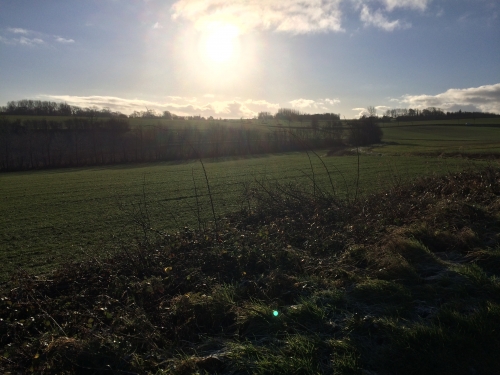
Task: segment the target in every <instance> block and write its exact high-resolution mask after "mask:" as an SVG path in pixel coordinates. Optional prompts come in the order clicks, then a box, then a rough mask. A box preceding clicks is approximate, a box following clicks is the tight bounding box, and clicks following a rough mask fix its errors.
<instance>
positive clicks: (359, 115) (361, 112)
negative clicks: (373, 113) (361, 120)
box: [352, 107, 368, 117]
mask: <svg viewBox="0 0 500 375" xmlns="http://www.w3.org/2000/svg"><path fill="white" fill-rule="evenodd" d="M352 110H353V111H355V112H358V114H357V115H355V116H354V117H362V116H364V115H366V116H368V111H367V110H366V108H361V107H358V108H353V109H352Z"/></svg>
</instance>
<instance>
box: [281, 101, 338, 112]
mask: <svg viewBox="0 0 500 375" xmlns="http://www.w3.org/2000/svg"><path fill="white" fill-rule="evenodd" d="M289 103H290V104H291V105H292V107H293V108H298V109H299V110H301V111H307V110H310V111H318V110H321V111H328V106H332V105H335V104H338V103H340V100H339V99H329V98H325V99H318V100H312V99H302V98H300V99H295V100H291V101H290V102H289Z"/></svg>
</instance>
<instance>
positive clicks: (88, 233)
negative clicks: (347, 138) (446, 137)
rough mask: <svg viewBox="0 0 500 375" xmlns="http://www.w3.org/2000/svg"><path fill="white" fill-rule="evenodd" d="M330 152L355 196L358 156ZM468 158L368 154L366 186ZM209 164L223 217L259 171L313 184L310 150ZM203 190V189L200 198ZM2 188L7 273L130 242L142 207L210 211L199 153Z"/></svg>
mask: <svg viewBox="0 0 500 375" xmlns="http://www.w3.org/2000/svg"><path fill="white" fill-rule="evenodd" d="M321 154H322V155H324V154H325V152H322V153H321ZM323 160H324V161H325V162H326V164H327V166H328V167H329V169H330V171H331V173H332V177H333V181H334V185H335V187H336V189H337V193H338V194H339V196H341V197H345V195H346V193H347V191H346V187H345V183H344V180H343V178H342V177H341V175H340V174H339V173H338V172H337V170H338V171H340V172H341V173H342V175H343V177H344V178H345V180H346V183H347V189H348V190H349V191H350V192H351V199H352V198H353V197H352V195H353V191H354V190H355V188H354V184H355V181H356V175H355V171H356V157H354V156H345V157H323ZM312 161H313V163H314V168H315V178H316V179H317V182H318V185H319V186H320V187H321V188H322V189H323V190H325V191H329V190H331V187H330V185H329V181H328V178H327V176H326V174H325V171H324V169H323V167H322V166H321V165H320V163H319V161H318V160H317V159H316V158H313V159H312ZM468 165H472V164H471V162H470V161H467V160H459V159H446V160H443V159H437V158H422V157H393V156H387V157H385V156H384V157H378V156H370V155H363V156H362V157H361V167H360V173H361V178H360V190H361V191H364V192H371V191H374V190H377V189H383V188H387V187H390V186H393V185H397V184H401V183H402V182H403V181H405V180H408V179H411V178H414V177H416V176H420V175H424V174H432V173H438V174H440V173H446V172H448V171H456V170H460V169H463V168H464V167H466V166H468ZM206 169H207V173H208V178H209V181H210V186H211V191H212V194H213V198H214V203H215V210H216V214H217V215H218V216H220V217H223V216H224V215H226V214H227V213H230V212H235V211H237V210H239V209H240V208H241V207H242V205H246V204H247V202H246V200H245V198H244V197H243V196H242V192H243V190H244V188H243V186H244V184H250V186H253V187H258V185H257V184H256V182H255V180H257V181H264V180H277V181H280V182H287V181H288V182H295V183H297V184H299V185H301V186H306V187H308V186H311V185H312V182H311V180H310V166H309V160H308V158H307V156H306V155H305V154H304V153H291V154H283V155H268V156H261V157H255V158H250V159H242V160H226V161H220V162H209V161H207V162H206ZM193 174H194V181H195V186H196V191H195V187H194V184H193ZM308 176H309V177H308ZM247 187H248V186H247ZM196 194H198V195H200V196H199V197H198V198H196ZM0 197H1V198H0V199H1V201H2V204H0V228H1V230H0V249H1V252H0V262H2V264H3V265H4V266H3V267H2V272H1V273H0V280H3V281H5V280H6V279H7V278H8V274H9V273H10V272H12V271H13V270H15V269H18V268H24V269H27V270H35V271H36V272H43V271H46V270H50V269H52V268H53V267H54V266H56V265H58V264H61V262H65V261H66V260H68V259H74V258H75V257H76V258H81V257H85V256H86V254H89V253H90V254H94V253H102V252H106V251H113V250H114V249H116V248H120V247H121V244H122V243H123V242H125V243H129V242H130V241H131V240H132V239H133V238H135V237H138V238H141V237H142V234H141V232H140V231H138V230H137V229H138V228H137V227H136V225H135V224H134V219H137V216H138V215H139V216H140V214H141V212H142V213H143V214H145V208H147V212H148V220H149V226H150V227H153V228H154V229H157V230H159V231H167V230H168V231H170V232H172V231H174V230H178V228H179V227H183V226H189V227H196V228H197V227H198V211H197V209H196V207H199V208H200V219H201V220H202V221H203V222H206V221H208V220H212V217H211V211H210V209H209V207H210V206H209V201H208V196H207V187H206V182H205V178H204V175H203V173H202V169H201V166H200V165H199V163H197V162H190V163H178V164H171V163H163V164H156V165H134V166H116V167H106V168H87V169H73V170H72V169H64V170H50V171H38V172H24V173H9V174H2V175H0ZM145 204H146V205H147V207H145V206H144V205H145ZM141 210H142V211H141Z"/></svg>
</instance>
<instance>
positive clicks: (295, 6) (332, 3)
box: [172, 0, 343, 34]
mask: <svg viewBox="0 0 500 375" xmlns="http://www.w3.org/2000/svg"><path fill="white" fill-rule="evenodd" d="M342 1H343V0H287V1H283V0H249V1H237V0H178V1H177V2H176V3H174V5H173V6H172V13H173V15H172V18H173V19H180V18H182V19H186V20H189V21H192V22H194V23H195V25H196V26H197V27H198V28H199V29H201V30H204V29H205V28H207V27H209V26H210V25H211V24H214V23H233V24H236V25H238V27H239V28H240V29H241V30H242V31H248V30H252V29H261V30H273V31H282V32H290V33H293V34H305V33H311V32H325V31H342V26H341V15H342V13H341V10H340V4H341V2H342Z"/></svg>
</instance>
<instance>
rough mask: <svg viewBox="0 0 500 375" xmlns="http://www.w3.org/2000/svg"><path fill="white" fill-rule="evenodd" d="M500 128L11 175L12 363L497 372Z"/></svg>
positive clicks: (5, 304) (3, 314)
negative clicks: (300, 149) (359, 144)
mask: <svg viewBox="0 0 500 375" xmlns="http://www.w3.org/2000/svg"><path fill="white" fill-rule="evenodd" d="M498 130H499V129H498V128H495V127H476V128H474V129H469V128H468V127H465V126H452V125H446V126H430V125H423V126H422V125H420V126H417V125H409V126H408V127H401V126H397V125H396V124H388V125H387V126H385V127H384V140H383V141H384V142H383V143H382V144H380V145H374V146H370V147H361V148H359V149H356V148H352V147H350V148H344V149H342V148H339V149H333V150H317V151H316V152H315V153H313V152H309V153H305V152H288V153H280V154H262V155H256V156H253V157H233V158H217V159H214V158H207V159H204V160H203V163H201V162H200V161H195V160H192V161H182V162H163V163H150V164H128V165H114V166H100V167H86V168H73V169H72V168H67V169H53V170H40V171H30V172H13V173H4V174H0V199H1V201H0V202H1V204H0V228H2V231H1V232H0V247H1V249H2V252H1V255H0V261H1V262H2V265H3V268H2V273H1V275H0V280H1V281H2V282H5V281H7V279H8V278H9V276H10V275H12V279H11V280H10V281H9V282H8V283H4V284H3V285H5V286H7V288H5V289H4V290H5V294H2V298H1V299H0V319H1V321H2V322H3V324H2V325H0V337H1V340H2V344H3V350H2V352H1V353H0V369H2V370H5V371H7V370H9V371H10V370H12V371H18V372H26V371H31V372H45V371H47V370H51V371H56V372H66V373H84V372H85V371H87V369H91V370H89V371H92V373H95V372H98V373H102V372H104V371H108V370H109V369H112V370H113V371H116V372H128V373H165V374H167V373H169V374H170V373H172V374H178V375H181V374H188V373H206V372H208V373H214V372H215V373H248V374H250V373H252V374H271V373H272V374H290V373H297V374H298V373H301V374H302V373H311V374H313V373H314V374H315V373H334V374H337V373H338V374H358V373H388V374H398V373H405V374H406V373H408V374H422V373H426V374H455V373H485V374H486V373H493V372H494V371H495V370H496V369H497V368H498V366H499V365H500V362H499V359H498V356H497V355H496V353H497V352H498V350H500V345H499V341H498V337H497V336H496V335H495V332H496V331H497V330H498V329H499V327H500V308H499V298H498V296H499V293H498V292H499V290H500V289H499V288H500V284H499V283H498V276H499V275H500V273H499V268H498V265H499V264H500V254H499V251H498V244H499V243H500V237H499V236H498V231H499V223H500V221H499V220H500V216H499V207H500V205H499V200H498V195H499V194H500V184H499V182H500V170H499V168H498V139H499V133H498ZM358 151H359V164H358ZM323 163H324V165H326V167H327V169H328V170H329V172H330V177H331V179H332V184H330V179H329V177H328V174H327V173H326V170H325V166H324V165H323ZM358 167H359V174H358ZM204 171H205V172H206V174H205V173H204ZM358 177H359V180H358ZM207 179H208V186H209V187H210V192H211V194H210V195H209V194H208V186H207ZM332 185H333V187H332ZM210 197H211V198H212V201H213V207H214V210H213V211H212V209H211V204H210V203H211V202H210ZM355 197H356V198H358V199H356V200H355ZM360 197H361V199H360ZM242 208H243V209H247V211H246V212H245V213H242V212H241V211H240V210H241V209H242ZM238 212H240V213H238ZM214 214H215V219H217V228H218V231H216V232H214V231H212V230H207V231H196V229H198V228H200V227H201V228H203V226H204V225H206V224H207V223H208V222H209V221H213V220H214V216H213V215H214ZM208 225H209V226H212V228H213V225H214V224H213V223H211V224H210V223H209V224H208ZM146 240H147V241H146ZM67 261H77V262H72V263H66V265H65V266H64V267H61V265H62V264H64V263H65V262H67ZM23 269H24V270H26V271H28V272H24V271H23ZM54 269H55V271H53V272H50V271H52V270H54ZM33 274H34V275H35V276H33ZM48 337H51V339H50V342H49V341H48V340H47V338H48ZM478 337H480V338H481V339H480V340H478ZM408 348H411V350H409V349H408ZM104 366H105V367H104ZM463 369H466V371H467V372H464V371H463Z"/></svg>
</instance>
